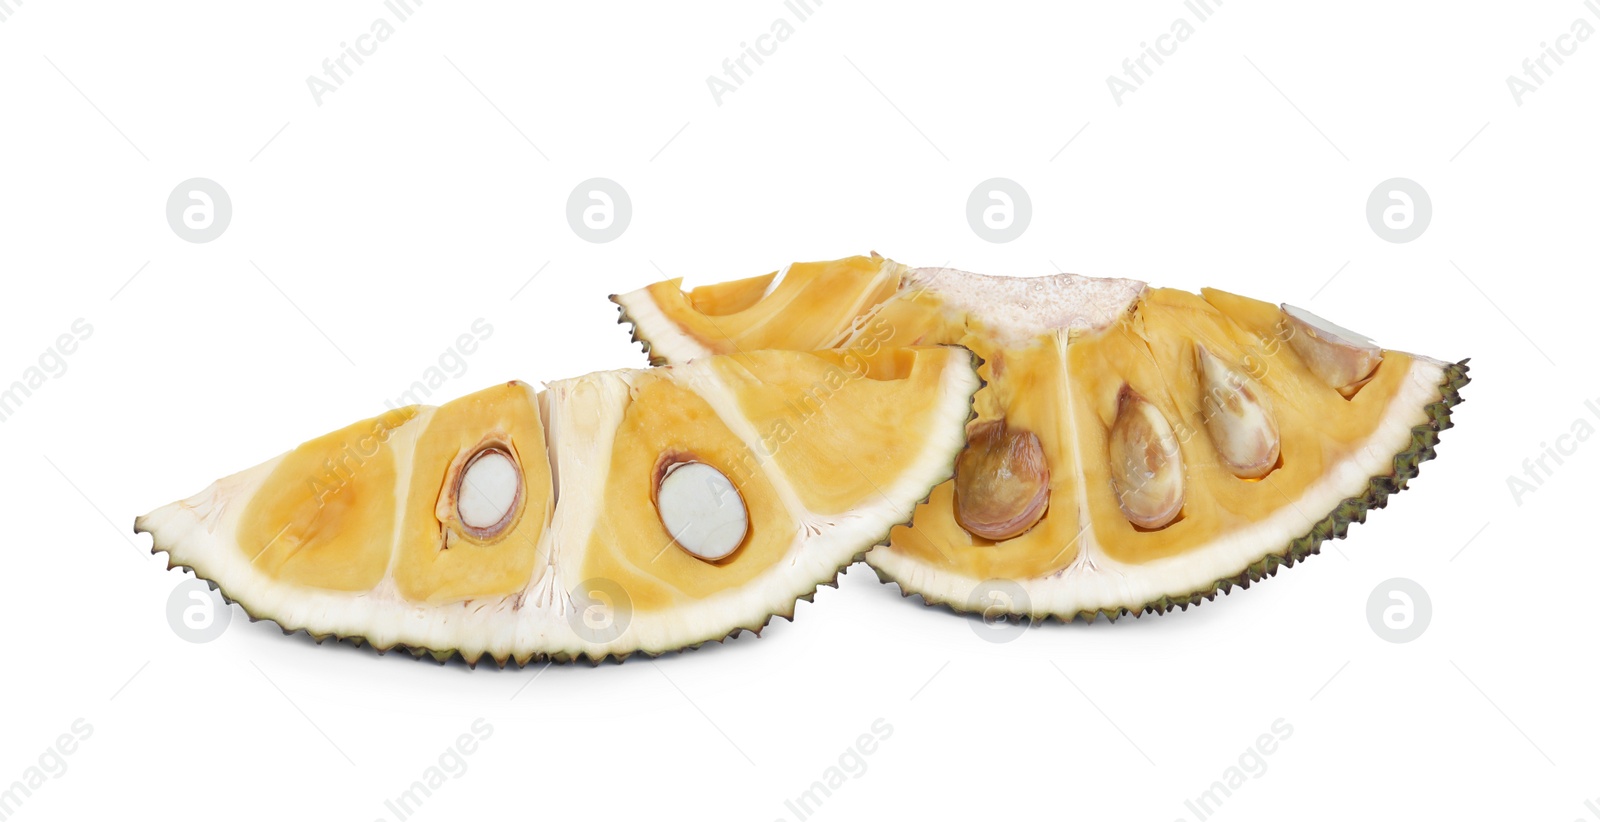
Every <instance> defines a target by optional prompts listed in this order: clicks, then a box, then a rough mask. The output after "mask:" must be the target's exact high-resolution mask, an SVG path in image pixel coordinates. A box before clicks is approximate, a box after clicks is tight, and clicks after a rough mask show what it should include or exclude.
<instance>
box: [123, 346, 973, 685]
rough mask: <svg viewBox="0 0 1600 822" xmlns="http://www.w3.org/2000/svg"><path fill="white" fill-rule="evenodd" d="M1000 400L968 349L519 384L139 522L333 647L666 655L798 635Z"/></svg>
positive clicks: (322, 448)
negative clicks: (804, 606)
mask: <svg viewBox="0 0 1600 822" xmlns="http://www.w3.org/2000/svg"><path fill="white" fill-rule="evenodd" d="M979 384H980V383H979V378H978V376H977V373H976V370H975V360H974V358H973V356H972V354H971V352H969V351H967V350H966V349H964V348H960V347H956V346H928V347H918V348H887V347H884V346H879V345H870V346H866V347H864V348H862V349H860V350H840V351H823V352H816V353H806V352H784V351H766V352H760V353H753V354H749V355H738V356H729V357H709V358H700V359H697V360H696V361H695V362H694V363H691V364H686V365H681V366H674V367H671V368H665V369H646V370H634V371H614V372H600V373H595V374H590V375H588V376H585V377H579V378H576V379H570V380H563V381H560V382H556V383H552V384H550V385H549V387H548V388H547V389H546V390H544V391H535V390H534V389H533V388H532V387H531V386H529V385H527V384H525V383H521V382H510V383H505V384H503V385H498V386H495V387H493V388H489V389H487V390H484V391H480V392H478V393H475V394H471V395H468V396H466V397H462V398H461V399H458V400H455V401H453V402H450V403H447V404H445V405H442V406H439V407H436V408H435V407H426V406H408V407H405V408H399V409H395V410H392V411H390V412H388V413H386V414H384V415H382V416H379V417H375V418H373V419H370V420H365V421H363V422H359V423H356V424H355V425H351V426H349V427H346V428H342V429H340V430H338V431H335V432H333V433H331V434H327V435H325V436H322V437H319V438H317V439H313V440H310V441H309V442H306V443H304V444H302V445H300V446H299V447H298V448H295V449H294V450H292V451H289V452H288V453H286V454H283V455H282V456H279V457H277V458H275V459H273V460H270V461H268V462H265V463H263V464H261V465H258V466H256V467H255V468H251V469H248V470H246V471H242V472H240V473H238V474H234V475H233V476H230V477H227V478H225V479H221V480H218V481H217V482H216V483H214V484H213V485H212V486H211V487H209V488H207V489H206V490H204V491H202V492H200V493H199V494H196V495H195V496H193V497H190V498H188V499H186V500H182V501H180V502H175V503H172V504H171V505H167V506H165V507H162V508H158V509H156V510H155V511H153V512H151V513H149V514H147V515H145V516H143V517H140V518H139V520H138V522H137V523H136V524H135V530H136V531H140V532H148V533H150V534H151V535H152V536H153V537H154V541H155V547H154V550H156V551H165V552H167V554H168V555H169V563H171V564H175V565H180V566H186V567H188V568H191V569H193V570H194V572H195V573H196V574H197V575H198V576H200V577H202V578H204V579H207V580H210V581H211V582H212V583H214V584H215V585H216V586H218V587H219V588H220V589H221V591H222V593H223V595H224V596H225V597H226V598H228V599H229V600H231V601H236V602H238V603H240V604H241V605H243V606H244V608H245V610H246V611H247V612H248V613H249V614H250V615H251V616H252V617H253V618H261V619H270V620H273V621H275V622H277V623H278V624H279V625H280V626H282V627H283V628H284V630H285V631H286V632H289V631H294V630H301V629H303V630H305V631H307V632H308V633H310V634H311V635H312V636H313V637H316V638H318V639H319V640H320V639H322V638H325V637H328V636H334V637H341V638H356V639H358V640H360V641H365V642H367V643H370V644H371V645H373V646H374V647H376V648H378V649H380V650H387V649H389V648H392V647H396V646H401V647H405V648H407V649H409V650H411V651H412V652H413V653H414V654H416V655H417V656H421V655H422V654H424V653H431V654H433V655H434V656H435V657H436V658H438V659H439V660H441V661H443V660H446V659H448V658H450V657H451V656H452V655H454V654H457V653H459V654H461V656H462V657H464V658H465V659H466V661H467V662H468V663H469V664H476V663H477V661H478V660H479V659H480V658H481V657H483V656H485V655H487V656H489V657H491V658H493V659H494V660H495V661H496V662H497V663H499V664H501V665H502V666H503V665H504V664H505V663H506V662H507V661H509V660H514V661H516V662H517V663H518V664H526V663H527V662H529V661H530V660H543V659H547V658H549V659H555V660H570V659H575V658H578V657H587V658H589V659H591V660H599V659H602V658H604V657H607V656H615V657H619V658H620V657H626V656H627V655H629V654H631V653H634V652H643V653H646V654H651V655H656V654H660V653H662V652H665V651H671V650H675V649H681V648H685V647H688V646H692V645H697V644H699V643H703V642H706V641H708V640H721V639H722V638H724V637H726V636H729V635H732V634H734V633H737V632H738V631H739V630H741V629H744V630H751V631H759V630H760V629H761V628H762V627H763V626H764V625H765V624H766V623H767V622H768V621H769V620H770V619H771V618H772V617H773V616H774V615H780V616H783V617H786V618H790V617H792V615H793V613H794V605H795V601H796V600H797V599H799V598H807V599H809V598H810V597H811V595H812V594H813V593H814V592H815V591H816V589H817V586H818V585H820V584H824V583H831V582H832V581H833V580H834V578H835V577H836V576H837V574H838V572H839V570H840V569H841V568H842V567H843V566H845V565H847V564H849V563H850V562H851V561H852V560H853V559H854V558H856V557H858V556H859V555H860V554H861V553H862V552H864V551H865V550H867V549H868V548H870V547H871V546H873V545H875V544H877V543H879V542H882V541H883V540H884V539H885V538H886V537H887V535H888V531H889V528H890V527H891V526H893V525H895V524H897V523H902V522H905V521H906V520H908V519H909V518H910V516H911V512H912V510H913V508H914V506H915V505H916V503H917V501H919V500H921V499H924V498H925V497H926V496H927V495H928V492H929V490H930V489H932V488H933V487H934V486H935V485H937V484H938V483H940V482H942V481H944V480H945V479H947V478H949V477H950V475H951V472H952V470H953V466H954V463H955V458H956V455H957V454H958V453H959V452H960V450H961V448H962V445H963V443H964V442H965V432H964V426H965V425H966V423H967V421H968V419H969V418H970V416H971V412H972V408H971V403H972V397H973V394H974V392H976V391H977V389H978V387H979ZM906 426H909V427H910V428H909V430H906Z"/></svg>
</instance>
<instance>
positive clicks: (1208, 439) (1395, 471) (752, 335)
mask: <svg viewBox="0 0 1600 822" xmlns="http://www.w3.org/2000/svg"><path fill="white" fill-rule="evenodd" d="M612 300H613V301H614V302H616V303H617V304H618V305H619V307H620V309H621V315H622V316H621V321H622V322H626V323H632V324H633V327H634V330H633V334H634V338H635V339H636V340H638V341H641V342H643V343H644V346H645V350H646V352H647V353H648V354H649V355H650V358H651V362H652V363H655V364H663V363H677V362H685V361H693V360H695V359H697V358H699V357H702V356H706V355H709V354H716V353H721V352H725V351H738V350H751V349H753V348H756V347H760V346H770V347H778V348H785V349H797V350H803V349H808V348H839V347H850V346H857V345H862V344H864V343H868V342H870V343H871V344H874V345H888V346H896V345H910V344H915V345H921V344H928V343H956V344H960V345H963V346H965V347H968V348H970V349H971V350H973V351H974V352H976V353H977V354H978V355H979V356H980V357H981V358H982V359H983V360H984V361H985V364H984V365H983V366H982V368H981V369H980V373H981V374H982V375H983V377H984V379H985V380H986V381H987V387H986V388H984V389H983V390H982V391H980V392H979V393H978V396H977V399H976V403H975V408H976V410H977V417H976V418H975V420H974V421H973V422H972V423H971V424H970V425H969V434H970V436H971V443H970V444H969V446H968V447H967V448H966V449H965V450H964V452H963V454H962V456H961V458H960V459H959V460H958V464H957V469H956V472H955V476H954V478H953V479H952V481H950V482H946V483H944V484H943V485H940V486H939V487H938V488H935V489H934V491H933V493H932V495H931V496H930V498H929V499H928V501H927V502H926V503H924V504H922V505H920V506H918V508H917V511H916V516H915V518H914V520H913V522H912V523H911V524H910V525H907V526H900V527H896V528H895V529H893V533H892V539H891V541H890V544H889V545H887V546H884V547H879V548H876V549H874V550H873V551H871V552H870V553H868V554H867V555H866V561H867V562H868V563H869V564H870V565H872V567H873V568H874V569H876V571H877V572H878V575H879V576H880V578H882V579H883V580H884V581H886V582H889V581H892V582H895V583H898V584H899V585H900V587H901V589H902V591H903V592H905V593H906V594H907V595H910V594H913V593H915V594H920V595H922V597H923V598H924V600H925V601H926V602H928V603H939V604H945V605H949V606H950V607H952V608H954V609H956V610H984V611H988V612H991V613H993V612H994V611H995V610H996V609H999V610H1001V611H1007V612H1009V613H1012V614H1015V615H1019V616H1029V617H1034V618H1043V617H1050V616H1053V617H1057V618H1061V619H1072V618H1075V617H1082V618H1085V619H1090V620H1092V619H1094V618H1096V617H1097V616H1100V615H1104V616H1107V617H1111V618H1115V617H1116V616H1118V615H1121V614H1125V613H1135V614H1142V613H1147V612H1165V611H1168V610H1171V609H1172V608H1173V607H1175V606H1176V607H1181V608H1187V607H1188V606H1189V605H1191V604H1196V603H1198V602H1200V601H1202V600H1208V599H1211V598H1213V597H1214V596H1215V595H1216V593H1217V592H1219V591H1221V592H1224V593H1226V592H1227V591H1229V590H1230V589H1231V588H1233V587H1235V586H1238V587H1248V586H1249V584H1250V583H1251V582H1254V581H1257V580H1260V579H1261V578H1263V577H1265V576H1270V575H1272V574H1274V573H1275V572H1276V571H1277V569H1278V568H1279V567H1282V566H1289V565H1293V564H1294V563H1295V562H1297V561H1299V560H1300V559H1303V558H1304V557H1306V556H1308V555H1310V554H1314V553H1317V552H1318V546H1319V545H1320V543H1321V542H1322V541H1323V540H1325V539H1328V538H1330V537H1343V536H1344V534H1345V531H1346V529H1347V527H1348V525H1349V523H1351V522H1353V521H1355V522H1359V521H1364V520H1365V518H1366V512H1367V511H1368V510H1369V509H1371V508H1380V507H1383V506H1384V504H1385V503H1386V501H1387V499H1388V496H1389V494H1391V493H1394V492H1396V491H1399V490H1402V489H1404V488H1405V486H1406V483H1407V481H1408V480H1410V479H1411V478H1412V477H1413V476H1415V475H1416V472H1417V465H1418V463H1420V462H1422V461H1423V460H1426V459H1429V458H1431V457H1432V456H1433V453H1434V452H1433V446H1434V445H1435V444H1436V442H1437V440H1438V434H1439V432H1440V431H1442V430H1443V429H1445V428H1448V427H1450V409H1451V407H1452V406H1453V405H1455V404H1456V403H1457V402H1459V401H1460V396H1459V394H1458V390H1459V389H1460V388H1461V386H1463V385H1465V384H1466V383H1467V381H1468V380H1467V376H1466V372H1467V366H1466V363H1465V361H1463V362H1461V363H1455V364H1452V363H1446V362H1442V361H1439V360H1434V359H1430V358H1428V357H1422V356H1418V355H1413V354H1406V353H1402V352H1398V351H1386V350H1383V349H1380V348H1378V347H1377V346H1376V345H1373V344H1371V343H1370V341H1367V340H1366V339H1365V338H1363V337H1361V336H1360V335H1358V334H1355V333H1353V332H1349V331H1347V330H1345V329H1342V328H1339V327H1338V326H1334V325H1332V324H1330V323H1327V322H1326V321H1321V320H1319V319H1317V318H1316V317H1314V316H1313V315H1310V314H1309V313H1307V312H1304V311H1301V310H1299V309H1293V308H1287V307H1286V308H1279V307H1278V306H1275V305H1271V304H1268V303H1263V302H1260V301H1257V300H1252V299H1248V298H1245V297H1240V296H1237V295H1233V294H1228V293H1225V292H1221V291H1216V290H1212V289H1206V290H1204V291H1203V292H1202V293H1201V294H1200V295H1195V294H1190V293H1188V292H1184V291H1178V290H1173V289H1166V288H1151V287H1148V286H1146V285H1145V284H1144V283H1141V282H1137V281H1133V280H1124V279H1102V278H1089V277H1080V276H1077V275H1072V274H1061V275H1056V276H1052V277H1037V278H1009V277H990V276H983V275H978V274H969V273H966V272H961V271H955V270H951V269H910V268H907V267H905V266H903V265H900V264H899V263H896V262H894V261H892V260H887V259H884V258H882V257H879V256H878V255H876V254H873V255H872V256H869V257H851V258H848V259H844V260H837V261H832V262H820V263H795V264H793V265H791V266H789V267H788V268H786V269H784V270H783V271H779V272H773V273H771V274H767V275H765V276H762V277H755V278H750V279H745V280H738V281H734V282H729V283H722V284H716V285H707V286H701V287H699V288H695V289H693V290H690V291H684V290H682V288H681V281H679V280H669V281H666V282H660V283H656V284H654V285H651V286H648V287H646V288H643V289H640V290H638V291H635V292H632V293H629V294H625V295H620V296H613V297H612ZM911 426H912V424H911V423H909V422H908V423H906V424H904V425H902V426H901V429H900V430H903V431H907V432H910V431H911V430H912V427H911ZM997 591H998V592H1003V593H1004V594H1005V595H1004V596H998V597H997V596H994V595H993V594H994V593H995V592H997Z"/></svg>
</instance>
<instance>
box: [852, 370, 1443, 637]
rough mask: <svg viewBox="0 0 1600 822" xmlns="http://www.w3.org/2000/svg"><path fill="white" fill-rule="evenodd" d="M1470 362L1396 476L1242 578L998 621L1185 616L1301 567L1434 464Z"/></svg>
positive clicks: (1428, 411) (1400, 457) (885, 578)
mask: <svg viewBox="0 0 1600 822" xmlns="http://www.w3.org/2000/svg"><path fill="white" fill-rule="evenodd" d="M1469 361H1470V360H1462V361H1461V362H1458V363H1454V364H1452V365H1448V366H1446V368H1445V373H1444V378H1443V379H1442V380H1441V381H1440V383H1439V399H1437V400H1435V401H1433V402H1431V403H1429V404H1428V405H1427V406H1426V407H1425V408H1424V409H1423V413H1424V414H1425V415H1426V416H1427V418H1428V421H1427V422H1424V423H1420V424H1418V425H1415V426H1413V427H1412V429H1411V444H1410V445H1409V446H1408V447H1407V448H1406V449H1405V450H1403V451H1401V452H1400V453H1398V454H1396V455H1395V456H1394V470H1393V471H1392V472H1390V473H1388V474H1382V475H1379V476H1375V477H1372V478H1371V479H1369V480H1368V481H1367V488H1366V491H1364V492H1363V493H1362V494H1361V495H1360V496H1356V497H1348V498H1346V499H1345V500H1344V501H1343V502H1341V503H1339V505H1338V506H1337V507H1335V508H1334V509H1333V511H1331V512H1329V514H1328V515H1327V516H1325V517H1323V518H1322V519H1321V520H1319V521H1318V522H1317V523H1316V524H1314V525H1313V526H1311V529H1310V530H1308V531H1307V532H1306V533H1305V534H1304V535H1302V536H1300V537H1299V538H1297V539H1295V540H1293V541H1291V542H1290V543H1289V544H1288V545H1287V546H1285V548H1284V550H1283V551H1281V552H1278V553H1270V554H1267V555H1266V556H1264V557H1262V558H1261V559H1260V560H1258V561H1257V562H1254V563H1251V564H1250V565H1249V566H1247V567H1246V568H1245V569H1244V570H1243V571H1241V572H1240V573H1238V574H1236V575H1234V576H1231V577H1224V578H1222V579H1218V580H1216V581H1215V582H1213V583H1211V584H1210V585H1209V586H1206V587H1203V588H1200V589H1198V590H1195V591H1192V592H1190V593H1188V594H1178V595H1176V596H1165V597H1161V598H1160V599H1156V600H1152V601H1150V602H1146V603H1145V604H1144V605H1142V606H1137V607H1121V608H1101V609H1097V610H1085V611H1078V612H1076V613H1071V614H1054V613H1052V614H1048V615H1046V616H1044V617H1042V618H1034V617H1030V616H1029V615H1027V614H1006V615H1004V616H1003V617H1002V618H1003V619H1005V620H1006V621H1008V622H1023V621H1028V620H1035V621H1048V620H1051V619H1054V620H1056V621H1059V622H1063V623H1068V622H1074V621H1076V620H1080V619H1081V620H1083V621H1084V622H1094V621H1095V620H1097V619H1100V618H1101V617H1104V618H1105V619H1106V620H1108V621H1113V622H1114V621H1116V619H1117V618H1118V617H1122V616H1127V615H1129V614H1132V615H1133V617H1134V618H1135V619H1137V618H1139V617H1141V616H1144V615H1145V614H1151V613H1153V614H1164V613H1167V612H1169V611H1171V610H1173V609H1174V608H1176V609H1178V610H1184V611H1186V610H1188V609H1189V606H1191V605H1199V604H1200V603H1202V602H1210V601H1211V600H1213V599H1216V598H1217V595H1218V594H1223V595H1226V594H1229V593H1231V592H1232V591H1233V589H1235V588H1239V589H1241V590H1242V589H1246V588H1249V587H1250V585H1251V584H1252V583H1256V582H1260V581H1262V580H1263V579H1266V578H1268V577H1272V576H1276V575H1277V573H1278V571H1279V570H1281V569H1283V568H1292V567H1294V565H1295V563H1297V562H1301V561H1304V560H1305V559H1307V558H1308V557H1310V556H1312V555H1314V554H1318V553H1321V551H1322V543H1323V542H1326V541H1327V540H1330V539H1344V537H1345V534H1346V533H1347V532H1348V531H1349V529H1350V524H1351V523H1353V522H1366V521H1367V512H1369V511H1372V510H1374V509H1377V508H1384V507H1386V506H1387V505H1388V504H1389V497H1391V496H1393V495H1394V494H1398V493H1400V492H1401V491H1404V490H1405V489H1406V486H1407V483H1409V482H1410V481H1411V480H1413V479H1415V478H1416V477H1417V474H1418V473H1420V472H1421V466H1422V463H1424V462H1427V461H1428V460H1431V459H1433V458H1434V456H1435V450H1434V449H1435V447H1436V446H1437V445H1438V444H1439V434H1440V433H1441V432H1443V431H1444V430H1445V429H1447V428H1450V427H1452V423H1451V421H1450V413H1451V410H1452V409H1453V408H1455V407H1456V406H1457V405H1460V404H1461V403H1462V402H1463V401H1464V400H1463V399H1462V397H1461V389H1462V388H1463V387H1464V386H1466V384H1467V383H1469V382H1471V381H1472V379H1471V378H1470V377H1468V376H1467V371H1468V370H1470V369H1469V368H1468V366H1467V363H1468V362H1469ZM873 572H874V573H876V574H877V576H878V580H879V581H880V582H882V583H884V584H894V585H896V586H897V587H899V588H900V595H901V596H902V597H907V598H910V597H913V596H916V597H920V598H921V599H922V601H923V604H924V605H925V606H928V607H935V606H937V607H942V608H945V609H948V610H950V611H951V612H953V613H956V614H961V615H969V614H977V613H979V612H978V611H973V610H971V609H969V608H967V607H966V603H962V602H951V601H946V600H929V599H928V598H927V597H926V596H924V595H922V594H920V593H917V592H913V591H908V590H906V588H905V586H903V585H901V584H900V581H899V580H897V579H895V578H893V577H892V576H890V575H889V574H887V573H885V572H884V571H882V570H880V569H878V568H876V567H874V568H873Z"/></svg>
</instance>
